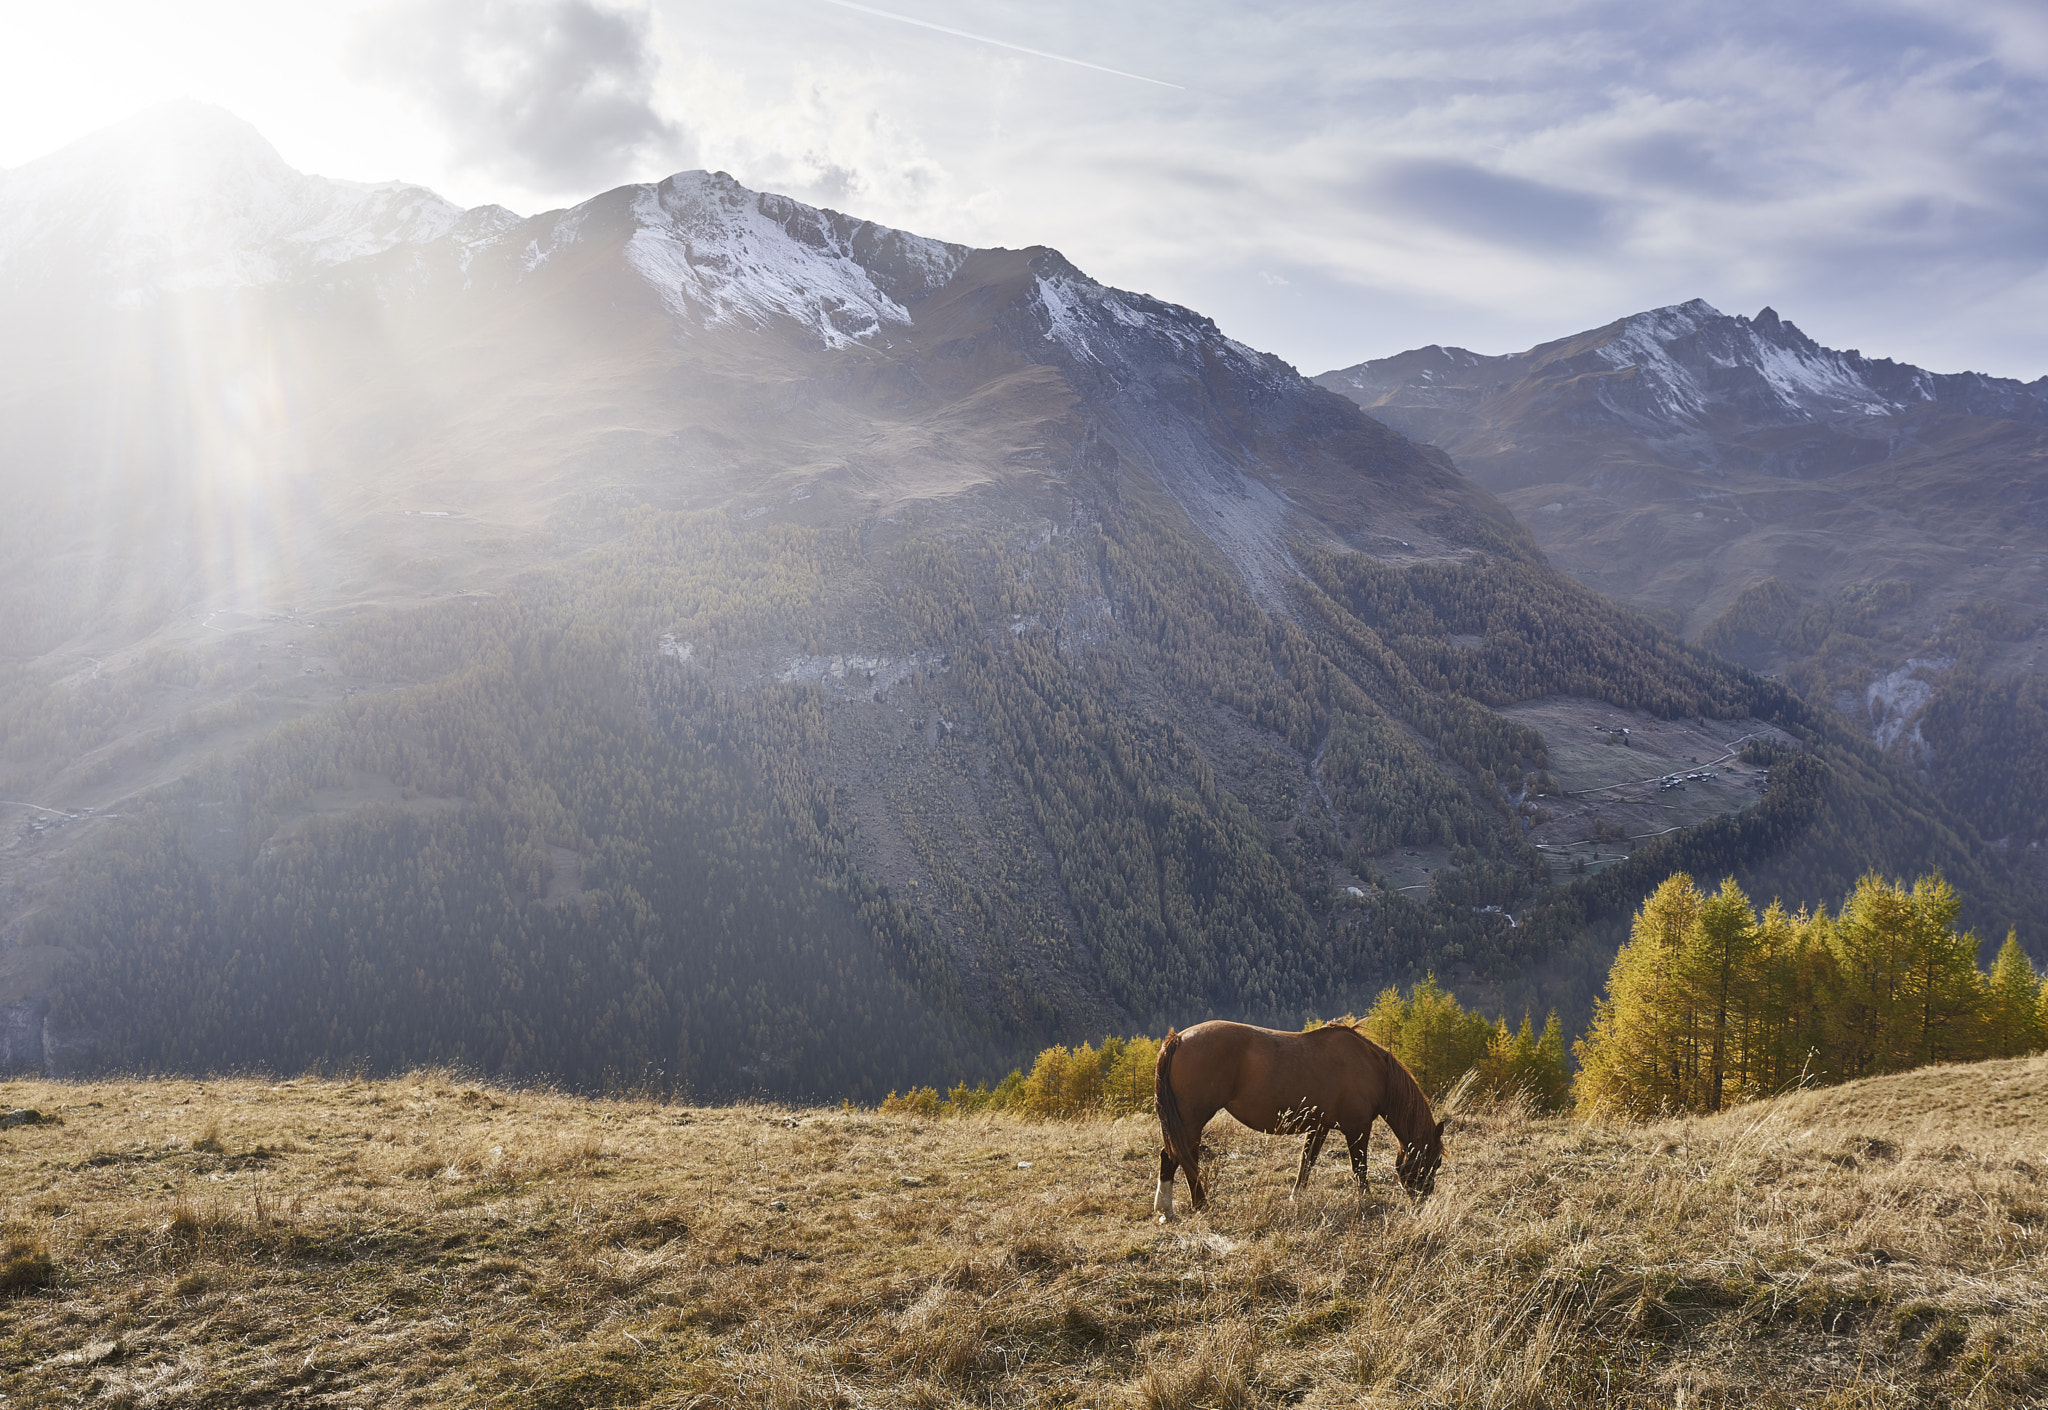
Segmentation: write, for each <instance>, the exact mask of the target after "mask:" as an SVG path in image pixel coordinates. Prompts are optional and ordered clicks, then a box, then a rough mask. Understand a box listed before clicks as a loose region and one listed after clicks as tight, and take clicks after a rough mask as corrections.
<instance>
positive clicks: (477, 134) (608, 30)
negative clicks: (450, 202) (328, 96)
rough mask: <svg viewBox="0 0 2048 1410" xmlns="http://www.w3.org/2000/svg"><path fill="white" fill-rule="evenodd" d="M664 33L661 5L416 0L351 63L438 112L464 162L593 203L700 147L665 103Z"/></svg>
mask: <svg viewBox="0 0 2048 1410" xmlns="http://www.w3.org/2000/svg"><path fill="white" fill-rule="evenodd" d="M652 31H653V19H652V15H651V14H650V13H649V12H648V11H647V10H645V9H616V8H611V7H608V6H604V5H599V4H594V3H592V0H402V2H401V3H399V4H396V5H393V6H391V7H389V8H387V9H385V10H382V11H379V12H376V13H375V14H373V15H371V16H369V17H368V18H366V19H365V21H364V23H363V24H362V26H361V28H360V29H359V31H358V33H357V36H356V42H355V44H354V47H353V51H352V53H351V56H350V57H351V60H352V64H353V67H354V68H355V70H356V72H357V73H358V74H359V75H360V76H361V77H362V78H364V79H365V80H367V81H369V82H373V83H376V84H379V85H381V86H383V87H386V88H390V89H394V90H396V91H398V92H400V93H401V94H404V95H405V96H407V97H409V98H411V99H413V100H414V101H415V102H417V103H418V104H420V105H421V106H422V107H423V108H424V109H425V110H426V111H427V112H428V113H429V114H431V115H432V117H433V118H434V119H435V121H436V122H437V123H438V124H439V125H440V127H441V129H442V131H443V133H444V134H445V136H446V138H447V140H448V142H449V144H450V146H451V148H452V154H453V157H454V159H455V161H456V163H457V164H458V165H462V166H466V167H470V168H474V169H476V170H479V171H482V172H486V173H489V174H492V175H495V176H498V177H501V178H504V179H508V180H510V181H513V182H516V183H518V184H519V185H521V186H523V187H525V188H527V189H529V190H532V191H536V192H543V193H551V194H552V193H567V194H571V195H573V196H575V197H576V198H578V199H580V198H582V197H583V196H587V195H589V194H591V192H593V191H594V190H597V189H600V188H602V187H604V186H607V185H610V184H613V183H614V182H618V181H622V180H627V179H631V178H632V177H633V176H635V175H652V174H665V173H666V172H667V171H669V170H673V169H675V167H676V166H678V165H681V164H683V161H684V159H685V158H686V156H687V154H688V152H689V150H690V147H691V144H690V141H689V138H688V134H687V133H685V132H684V130H683V129H682V128H681V127H680V126H678V125H677V124H676V123H675V122H673V121H671V120H670V119H668V118H667V117H664V116H663V115H662V113H661V112H660V111H659V109H658V108H657V107H656V103H655V98H656V92H657V79H658V77H659V68H660V63H659V60H658V58H657V56H656V54H655V51H654V47H653V34H652ZM650 162H651V163H653V164H654V165H655V167H656V168H658V172H649V171H643V170H640V168H642V167H644V166H645V165H646V164H647V163H650Z"/></svg>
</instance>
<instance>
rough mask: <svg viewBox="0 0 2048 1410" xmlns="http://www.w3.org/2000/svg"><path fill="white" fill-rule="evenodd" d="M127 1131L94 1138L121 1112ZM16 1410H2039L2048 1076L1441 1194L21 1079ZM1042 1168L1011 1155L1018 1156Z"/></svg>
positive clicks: (1998, 1071) (11, 1311) (760, 1111)
mask: <svg viewBox="0 0 2048 1410" xmlns="http://www.w3.org/2000/svg"><path fill="white" fill-rule="evenodd" d="M94 1102H97V1103H99V1105H98V1106H93V1105H92V1103H94ZM0 1104H4V1105H7V1106H35V1107H39V1108H42V1109H44V1110H58V1109H61V1110H64V1111H65V1112H66V1119H65V1122H64V1124H62V1125H49V1126H38V1127H24V1128H20V1129H18V1130H13V1131H9V1132H8V1133H6V1135H5V1137H4V1138H0V1393H4V1394H5V1395H6V1397H7V1400H6V1405H7V1407H8V1410H14V1408H15V1407H16V1406H45V1405H47V1406H59V1405H64V1406H68V1405H75V1404H81V1403H106V1404H109V1405H145V1404H147V1405H152V1406H156V1405H161V1406H177V1405H202V1404H205V1405H212V1404H225V1403H235V1404H265V1403H273V1402H275V1403H284V1402H297V1401H305V1402H306V1403H309V1404H321V1403H335V1404H342V1403H349V1404H378V1405H417V1406H442V1405H490V1406H507V1407H511V1406H527V1407H551V1406H568V1405H577V1406H584V1405H590V1406H602V1405H656V1406H678V1407H680V1406H693V1405H701V1406H714V1405H718V1406H722V1405H752V1406H768V1405H787V1406H797V1405H803V1406H821V1405H822V1406H830V1405H846V1406H853V1405H884V1404H888V1405H895V1404H909V1405H922V1406H952V1405H968V1404H1044V1405H1061V1406H1068V1405H1071V1406H1082V1405H1086V1406H1107V1405H1118V1406H1147V1407H1189V1410H1193V1407H1197V1406H1201V1407H1212V1406H1254V1405H1256V1406H1278V1405H1294V1404H1299V1405H1307V1406H1316V1405H1355V1404H1416V1405H1443V1404H1457V1405H1479V1406H1536V1405H1575V1404H1593V1403H1599V1404H1601V1405H1602V1406H1603V1407H1604V1406H1609V1405H1613V1406H1624V1405H1646V1406H1647V1405H1660V1406H1668V1405H1671V1404H1673V1403H1675V1402H1676V1401H1677V1399H1678V1398H1679V1396H1680V1395H1681V1394H1682V1395H1683V1397H1684V1403H1686V1404H1687V1405H1699V1404H1730V1405H1734V1404H1741V1405H1819V1404H1823V1403H1833V1404H1842V1405H1846V1404H1874V1405H1891V1404H1897V1405H1907V1404H1921V1403H1936V1404H1954V1405H1975V1406H1986V1407H1998V1406H2018V1405H2031V1404H2035V1403H2039V1402H2040V1401H2041V1400H2042V1398H2043V1397H2044V1396H2048V1263H2044V1258H2048V1254H2044V1246H2048V1138H2044V1137H2043V1135H2042V1133H2043V1131H2048V1060H2041V1059H2033V1060H2024V1061H2015V1062H2006V1063H1990V1064H1983V1065H1980V1066H1976V1067H1967V1068H1945V1069H1929V1070H1926V1071H1922V1072H1915V1073H1909V1074H1906V1075H1904V1076H1902V1077H1897V1078H1890V1079H1885V1080H1883V1081H1878V1082H1868V1083H1859V1084H1855V1085H1854V1086H1851V1087H1846V1088H1837V1089H1831V1090H1827V1091H1820V1092H1810V1093H1802V1094H1799V1095H1795V1096H1793V1097H1790V1098H1787V1099H1784V1100H1782V1101H1779V1102H1775V1103H1768V1104H1760V1105H1758V1106H1754V1107H1748V1108H1743V1109H1741V1110H1737V1111H1734V1112H1730V1113H1727V1114H1725V1115H1723V1116H1720V1117H1716V1118H1712V1119H1688V1120H1677V1121H1671V1122H1664V1123H1659V1124H1654V1125H1648V1126H1588V1125H1583V1124H1578V1123H1575V1122H1572V1121H1570V1120H1566V1119H1543V1118H1537V1117H1534V1116H1532V1115H1531V1114H1530V1113H1529V1112H1527V1111H1526V1110H1522V1109H1520V1108H1518V1107H1514V1106H1505V1107H1500V1108H1496V1109H1494V1110H1491V1111H1480V1112H1476V1113H1472V1114H1471V1115H1470V1116H1469V1118H1468V1120H1467V1122H1466V1124H1465V1126H1464V1127H1463V1129H1462V1130H1461V1131H1460V1132H1459V1134H1458V1135H1457V1137H1456V1138H1455V1139H1454V1141H1453V1143H1452V1146H1451V1150H1450V1163H1449V1164H1448V1165H1447V1166H1446V1168H1445V1172H1444V1175H1443V1178H1442V1181H1441V1183H1440V1185H1439V1188H1438V1193H1437V1195H1436V1197H1435V1198H1433V1199H1432V1200H1430V1201H1429V1202H1428V1203H1426V1204H1423V1205H1421V1206H1419V1207H1418V1206H1415V1205H1411V1204H1410V1203H1409V1201H1408V1200H1407V1199H1406V1198H1405V1197H1403V1196H1401V1195H1400V1193H1399V1191H1398V1188H1397V1187H1396V1186H1395V1184H1394V1182H1393V1179H1392V1174H1391V1171H1390V1170H1389V1169H1388V1168H1387V1166H1386V1165H1385V1163H1384V1161H1385V1158H1386V1150H1385V1143H1376V1144H1380V1145H1381V1152H1380V1155H1379V1156H1378V1157H1377V1158H1376V1160H1375V1167H1374V1180H1373V1184H1372V1186H1371V1188H1370V1189H1368V1190H1367V1192H1366V1193H1365V1194H1364V1196H1363V1197H1361V1196H1359V1195H1358V1194H1357V1193H1356V1192H1355V1190H1354V1189H1353V1188H1352V1186H1351V1183H1350V1180H1349V1177H1348V1174H1347V1173H1346V1172H1345V1171H1344V1170H1343V1168H1342V1162H1341V1161H1339V1162H1338V1163H1336V1164H1335V1165H1332V1164H1331V1163H1330V1162H1329V1161H1328V1160H1327V1159H1326V1161H1325V1162H1324V1164H1323V1165H1322V1167H1321V1168H1319V1169H1318V1171H1317V1174H1316V1178H1315V1181H1314V1182H1313V1184H1312V1185H1311V1187H1310V1189H1309V1191H1308V1192H1307V1193H1306V1195H1305V1196H1304V1197H1303V1198H1302V1199H1300V1200H1298V1201H1296V1200H1290V1199H1289V1198H1288V1184H1289V1181H1290V1179H1291V1177H1292V1174H1293V1169H1294V1160H1295V1156H1296V1153H1297V1150H1298V1147H1297V1145H1296V1143H1294V1142H1292V1141H1283V1140H1277V1139H1271V1138H1267V1137H1264V1136H1258V1135H1254V1134H1252V1133H1248V1132H1245V1131H1243V1130H1241V1129H1237V1128H1235V1127H1234V1126H1232V1125H1231V1123H1229V1121H1228V1119H1227V1118H1225V1119H1223V1120H1222V1121H1221V1122H1219V1123H1218V1124H1217V1125H1216V1126H1215V1127H1214V1128H1212V1132H1211V1138H1210V1139H1211V1144H1212V1145H1213V1147H1214V1149H1215V1159H1214V1162H1213V1164H1212V1166H1211V1169H1212V1170H1213V1171H1214V1173H1215V1184H1214V1188H1215V1204H1214V1205H1213V1207H1212V1209H1211V1211H1210V1213H1209V1214H1208V1215H1207V1216H1205V1217H1203V1218H1200V1219H1192V1220H1188V1221H1186V1222H1183V1223H1181V1224H1178V1225H1174V1226H1171V1227H1161V1226H1159V1225H1157V1224H1154V1223H1153V1222H1152V1221H1151V1219H1150V1217H1149V1214H1150V1211H1149V1205H1150V1200H1151V1193H1152V1172H1151V1170H1150V1168H1149V1165H1148V1163H1147V1162H1143V1161H1127V1160H1124V1159H1122V1156H1123V1154H1124V1153H1125V1152H1126V1151H1128V1150H1132V1149H1140V1150H1142V1149H1144V1148H1145V1147H1146V1146H1147V1145H1149V1142H1150V1139H1151V1135H1150V1132H1149V1131H1148V1130H1147V1129H1146V1126H1145V1124H1144V1123H1142V1122H1134V1121H1129V1120H1125V1121H1119V1122H1106V1121H1104V1122H1092V1123H1091V1122H1084V1123H1079V1124H1065V1123H1055V1124H1043V1125H1041V1124H1033V1123H1030V1122H1026V1121H1022V1120H1017V1119H1012V1118H1008V1117H977V1118H973V1119H971V1120H965V1121H957V1122H932V1121H918V1120H916V1119H914V1118H909V1117H903V1118H897V1117H881V1116H878V1115H876V1114H874V1113H867V1112H843V1111H794V1110H789V1109H784V1108H769V1107H760V1106H736V1107H727V1108H716V1109H687V1108H679V1107H667V1106H661V1105H657V1104H653V1103H650V1102H646V1101H617V1102H589V1101H583V1100H580V1099H574V1098H570V1097H566V1096H561V1095H558V1094H551V1093H536V1092H521V1091H509V1090H502V1089H497V1088H485V1087H479V1086H477V1085H476V1084H475V1083H474V1082H473V1081H470V1082H465V1081H454V1080H451V1079H449V1078H448V1077H447V1076H446V1075H445V1074H440V1073H434V1072H425V1073H419V1074H414V1075H413V1076H410V1077H406V1078H400V1079H394V1080H392V1081H388V1082H376V1083H368V1082H322V1081H313V1080H302V1081H297V1082H292V1083H285V1084H277V1085H269V1084H265V1083H261V1082H256V1081H232V1082H231V1081H217V1082H208V1083H205V1084H203V1085H202V1084H197V1083H191V1082H178V1081H164V1082H105V1083H97V1084H89V1085H87V1084H81V1085H76V1086H59V1085H52V1084H46V1083H41V1082H23V1081H15V1082H5V1083H0ZM1027 1160H1028V1161H1029V1162H1030V1165H1029V1166H1028V1167H1027V1168H1019V1162H1020V1161H1027Z"/></svg>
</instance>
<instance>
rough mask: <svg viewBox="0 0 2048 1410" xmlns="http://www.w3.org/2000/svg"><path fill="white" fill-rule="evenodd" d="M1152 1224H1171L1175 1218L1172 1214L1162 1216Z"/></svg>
mask: <svg viewBox="0 0 2048 1410" xmlns="http://www.w3.org/2000/svg"><path fill="white" fill-rule="evenodd" d="M1152 1222H1153V1223H1155V1224H1171V1223H1172V1222H1173V1216H1172V1215H1171V1214H1161V1215H1160V1216H1159V1217H1158V1218H1156V1219H1154V1220H1153V1221H1152Z"/></svg>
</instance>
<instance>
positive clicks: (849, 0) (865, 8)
mask: <svg viewBox="0 0 2048 1410" xmlns="http://www.w3.org/2000/svg"><path fill="white" fill-rule="evenodd" d="M825 3H826V4H828V5H837V6H838V7H839V8H840V9H842V10H858V11H860V12H861V13H862V14H863V15H873V16H875V17H876V18H877V19H884V20H894V21H896V23H898V24H914V25H916V26H917V27H918V28H919V29H931V30H937V31H938V32H939V33H940V34H950V35H952V36H953V37H954V38H955V39H971V40H973V41H974V42H975V43H977V44H993V45H995V46H996V48H998V49H1014V50H1016V51H1017V52H1018V53H1019V54H1029V55H1030V56H1031V57H1032V58H1034V59H1051V60H1053V61H1054V62H1055V63H1062V64H1073V65H1074V66H1075V67H1077V68H1084V69H1094V70H1095V71H1096V72H1097V73H1113V74H1115V75H1116V76H1117V77H1118V78H1135V79H1137V80H1138V82H1140V83H1156V84H1158V85H1159V86H1160V87H1161V88H1181V85H1180V84H1178V83H1168V82H1167V81H1166V80H1165V79H1163V78H1147V77H1145V75H1143V74H1142V73H1125V72H1124V71H1123V70H1122V69H1112V68H1105V67H1103V66H1102V65H1101V64H1091V63H1089V62H1088V61H1087V60H1086V59H1070V58H1068V57H1067V56H1066V55H1065V54H1048V53H1046V52H1045V50H1043V49H1027V48H1025V47H1024V46H1023V45H1022V44H1012V43H1011V42H1010V41H1009V40H1007V39H991V38H989V37H988V36H987V35H986V34H970V33H968V32H967V31H966V30H964V29H952V28H949V27H948V26H946V25H942V24H933V23H932V22H931V21H930V20H914V19H912V18H911V17H910V16H908V15H899V14H897V13H895V12H894V11H893V10H877V9H876V8H875V7H874V6H872V5H856V4H854V3H853V0H825ZM1182 91H1183V92H1185V91H1186V90H1185V89H1182Z"/></svg>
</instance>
